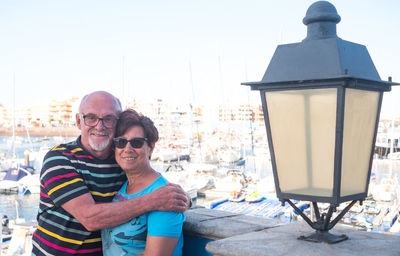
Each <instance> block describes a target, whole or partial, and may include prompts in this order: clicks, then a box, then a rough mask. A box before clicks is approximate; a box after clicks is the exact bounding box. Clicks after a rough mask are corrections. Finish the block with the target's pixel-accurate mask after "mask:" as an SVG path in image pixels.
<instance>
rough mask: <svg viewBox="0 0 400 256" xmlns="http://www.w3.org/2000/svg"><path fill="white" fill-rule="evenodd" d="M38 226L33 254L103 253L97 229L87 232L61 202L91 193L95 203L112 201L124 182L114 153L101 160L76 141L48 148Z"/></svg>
mask: <svg viewBox="0 0 400 256" xmlns="http://www.w3.org/2000/svg"><path fill="white" fill-rule="evenodd" d="M40 181H41V184H40V185H41V188H40V204H39V213H38V216H37V221H38V227H37V229H36V231H35V232H34V234H33V237H32V244H33V250H32V255H37V256H39V255H54V256H62V255H85V256H91V255H102V243H101V233H100V231H93V232H90V231H87V230H86V229H85V227H84V226H83V225H81V224H80V223H79V222H78V220H77V219H75V218H74V217H73V216H72V215H71V214H69V213H68V212H67V211H65V210H64V209H63V208H62V207H61V205H63V204H64V203H66V202H68V201H69V200H71V199H74V198H76V197H78V196H81V195H83V194H85V193H90V194H91V195H92V196H93V198H94V200H95V201H96V202H98V203H103V202H111V201H112V199H113V197H114V195H115V194H116V193H117V192H118V190H119V189H120V188H121V186H122V184H124V182H125V181H126V176H125V172H124V171H123V170H122V169H121V168H119V166H118V165H117V163H116V162H115V158H114V155H113V154H112V155H111V156H110V158H108V159H106V160H100V159H97V158H96V157H94V156H92V155H91V154H90V153H89V152H87V151H86V150H85V149H84V148H83V147H82V145H81V143H80V137H78V139H77V140H76V141H73V142H70V143H67V144H60V145H57V146H55V147H54V148H53V149H51V150H50V151H49V152H48V153H47V155H46V156H45V158H44V160H43V167H42V171H41V174H40Z"/></svg>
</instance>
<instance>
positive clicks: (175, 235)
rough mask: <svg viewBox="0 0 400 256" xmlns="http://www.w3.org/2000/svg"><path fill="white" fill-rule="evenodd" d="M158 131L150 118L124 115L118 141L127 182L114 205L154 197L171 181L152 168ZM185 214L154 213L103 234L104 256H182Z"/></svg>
mask: <svg viewBox="0 0 400 256" xmlns="http://www.w3.org/2000/svg"><path fill="white" fill-rule="evenodd" d="M157 140H158V131H157V128H156V127H155V126H154V123H153V122H152V121H151V120H150V119H149V118H148V117H146V116H143V115H140V114H138V113H137V112H136V111H134V110H132V109H128V110H125V111H124V112H122V113H121V116H120V120H119V122H118V125H117V132H116V136H115V139H114V145H115V158H116V161H117V163H118V164H119V165H120V166H121V168H122V169H123V170H124V171H125V172H126V176H127V178H128V180H127V182H125V184H124V185H123V186H122V188H121V189H120V190H119V192H118V193H117V194H116V195H115V197H114V199H113V201H114V202H118V201H123V200H127V199H129V198H133V197H137V196H141V195H144V194H147V193H150V192H152V191H154V190H156V189H157V188H159V187H161V186H165V185H166V184H167V180H166V179H165V178H164V177H163V176H162V175H160V173H158V172H156V171H155V170H154V169H153V168H152V167H151V166H150V158H151V154H152V152H153V149H154V146H155V143H156V142H157ZM184 220H185V215H184V214H183V213H176V212H160V211H153V212H148V213H145V214H143V215H141V216H139V217H136V218H134V219H132V220H131V221H129V222H127V223H125V224H122V225H119V226H116V227H113V228H107V229H104V230H102V240H103V253H104V255H112V256H115V255H146V256H147V255H152V256H153V255H182V246H183V236H182V224H183V221H184Z"/></svg>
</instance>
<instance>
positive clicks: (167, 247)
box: [143, 236, 179, 256]
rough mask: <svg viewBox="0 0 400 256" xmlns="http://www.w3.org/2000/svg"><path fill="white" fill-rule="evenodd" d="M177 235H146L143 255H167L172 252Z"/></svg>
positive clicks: (176, 241)
mask: <svg viewBox="0 0 400 256" xmlns="http://www.w3.org/2000/svg"><path fill="white" fill-rule="evenodd" d="M178 239H179V237H166V236H148V237H147V240H146V249H145V250H144V253H143V255H144V256H168V255H172V254H173V253H174V250H175V247H176V244H177V243H178Z"/></svg>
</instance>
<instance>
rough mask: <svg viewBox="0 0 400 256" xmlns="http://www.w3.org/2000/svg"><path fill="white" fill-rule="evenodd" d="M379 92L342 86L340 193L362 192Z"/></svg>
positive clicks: (366, 178)
mask: <svg viewBox="0 0 400 256" xmlns="http://www.w3.org/2000/svg"><path fill="white" fill-rule="evenodd" d="M379 94H380V92H375V91H364V90H357V89H349V88H347V89H346V94H345V95H346V96H345V110H344V129H343V154H342V177H341V187H340V195H341V196H347V195H352V194H358V193H363V192H366V185H367V181H368V177H367V176H368V171H369V163H370V159H371V154H372V149H373V145H372V144H373V139H374V133H375V126H376V118H377V111H378V105H379Z"/></svg>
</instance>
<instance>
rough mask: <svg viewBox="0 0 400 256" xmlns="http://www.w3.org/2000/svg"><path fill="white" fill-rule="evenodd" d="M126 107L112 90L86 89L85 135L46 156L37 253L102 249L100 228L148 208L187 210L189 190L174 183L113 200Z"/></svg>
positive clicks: (80, 121)
mask: <svg viewBox="0 0 400 256" xmlns="http://www.w3.org/2000/svg"><path fill="white" fill-rule="evenodd" d="M121 111H122V109H121V104H120V101H119V100H118V99H117V98H116V97H114V96H113V95H112V94H110V93H108V92H104V91H97V92H93V93H91V94H89V95H86V96H85V97H84V98H83V99H82V101H81V104H80V106H79V113H78V114H77V115H76V123H77V126H78V128H79V129H80V130H81V135H80V136H79V137H78V138H77V140H76V141H73V142H70V143H67V144H60V145H57V146H55V147H54V148H53V149H51V150H50V151H49V152H48V153H47V155H46V156H45V158H44V161H43V167H42V171H41V174H40V181H41V191H40V205H39V213H38V216H37V220H38V227H37V229H36V231H35V232H34V234H33V238H32V243H33V250H32V254H33V255H56V256H61V255H87V256H89V255H102V244H101V234H100V229H102V228H107V227H113V226H117V225H119V224H122V223H125V222H127V221H129V220H131V219H133V218H134V217H136V216H139V215H141V214H143V213H145V212H148V211H154V210H158V211H177V212H183V211H185V210H186V209H187V208H188V205H189V199H188V198H187V196H186V194H185V192H184V191H183V190H182V189H181V188H180V187H179V186H178V185H174V184H169V185H168V186H165V187H161V188H159V189H158V190H156V191H154V192H153V193H151V194H147V195H143V196H140V197H137V198H133V199H129V200H126V201H123V202H115V203H114V202H111V200H112V199H113V196H114V194H115V193H117V192H118V190H119V189H120V187H121V185H122V184H123V183H124V182H125V180H126V176H125V172H124V171H122V170H121V169H120V168H119V166H118V165H117V164H116V162H115V158H114V152H113V150H112V139H113V137H114V135H115V126H116V124H117V121H118V115H119V114H120V113H121Z"/></svg>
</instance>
